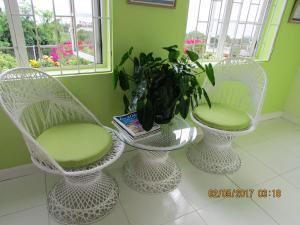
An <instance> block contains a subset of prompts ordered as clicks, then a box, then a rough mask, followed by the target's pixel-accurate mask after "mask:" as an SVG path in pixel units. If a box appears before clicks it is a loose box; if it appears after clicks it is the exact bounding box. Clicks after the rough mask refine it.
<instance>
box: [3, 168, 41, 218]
mask: <svg viewBox="0 0 300 225" xmlns="http://www.w3.org/2000/svg"><path fill="white" fill-rule="evenodd" d="M42 204H46V195H45V176H44V174H40V173H38V174H33V175H30V176H24V177H20V178H17V179H13V180H8V181H5V182H0V216H2V215H5V214H9V213H14V212H17V211H20V210H24V209H29V208H32V207H35V206H39V205H42Z"/></svg>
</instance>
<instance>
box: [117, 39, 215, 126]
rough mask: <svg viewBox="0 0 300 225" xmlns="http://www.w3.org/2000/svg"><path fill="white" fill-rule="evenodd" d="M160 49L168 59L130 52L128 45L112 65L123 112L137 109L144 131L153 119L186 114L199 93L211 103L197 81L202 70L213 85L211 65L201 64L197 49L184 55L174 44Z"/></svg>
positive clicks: (162, 120)
mask: <svg viewBox="0 0 300 225" xmlns="http://www.w3.org/2000/svg"><path fill="white" fill-rule="evenodd" d="M163 49H165V50H166V51H168V58H167V59H162V58H160V57H154V56H153V53H152V52H151V53H148V54H146V53H143V52H142V53H140V54H139V55H138V56H132V52H133V47H131V48H130V49H129V50H128V51H127V52H125V54H124V55H123V56H122V58H121V62H120V63H119V64H118V65H117V66H116V67H115V69H114V79H113V81H114V88H116V87H117V85H118V84H119V85H120V87H121V89H122V90H123V91H124V92H125V93H124V95H123V102H124V106H125V113H127V112H129V111H137V116H138V119H139V121H140V123H141V124H142V126H143V128H144V129H145V130H147V131H148V130H150V129H151V128H152V126H153V124H154V122H156V123H158V124H168V123H169V122H170V121H171V120H172V118H173V117H174V115H175V114H180V115H181V116H182V117H183V118H186V117H187V115H188V112H189V108H190V106H191V107H192V108H194V107H196V106H197V105H198V104H199V100H200V99H201V98H202V96H204V98H205V99H206V101H207V103H208V105H209V106H210V105H211V103H210V100H209V97H208V95H207V93H206V90H205V89H204V88H202V87H201V84H200V83H199V82H198V78H199V76H200V75H201V74H203V73H205V74H206V75H207V77H208V79H209V81H210V82H211V84H212V85H215V78H214V71H213V67H212V65H211V64H206V65H204V66H202V65H201V64H200V63H199V62H198V59H199V56H198V54H197V53H195V52H193V51H190V50H187V51H186V55H185V54H184V55H180V52H179V51H178V47H177V46H176V45H173V46H170V47H165V48H163ZM129 61H131V63H132V64H133V68H132V71H131V72H130V73H129V72H127V71H126V69H125V64H126V62H129ZM126 68H128V67H126ZM131 83H132V84H131ZM131 85H132V86H131ZM130 92H131V98H130V99H129V98H128V97H127V95H128V93H130Z"/></svg>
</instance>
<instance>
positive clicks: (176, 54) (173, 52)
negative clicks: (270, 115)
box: [168, 49, 180, 62]
mask: <svg viewBox="0 0 300 225" xmlns="http://www.w3.org/2000/svg"><path fill="white" fill-rule="evenodd" d="M179 55H180V52H179V51H177V50H175V49H172V50H170V51H169V56H168V58H169V60H170V62H176V61H177V59H178V57H179Z"/></svg>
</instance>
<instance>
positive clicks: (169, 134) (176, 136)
mask: <svg viewBox="0 0 300 225" xmlns="http://www.w3.org/2000/svg"><path fill="white" fill-rule="evenodd" d="M118 135H119V136H121V137H120V138H121V140H123V141H124V142H125V143H126V144H128V145H130V146H132V147H134V148H138V149H142V150H148V151H171V150H176V149H179V148H182V147H184V146H185V145H187V144H189V143H190V142H192V141H193V140H194V139H195V138H196V136H197V129H196V127H192V126H191V125H190V124H189V123H187V122H186V121H185V120H184V119H182V118H180V117H177V116H176V117H174V119H173V120H172V121H171V122H170V123H169V124H164V125H161V129H160V132H158V133H157V134H154V135H151V136H149V137H145V138H142V139H138V140H132V139H130V138H129V137H127V136H126V135H122V132H121V131H119V132H118Z"/></svg>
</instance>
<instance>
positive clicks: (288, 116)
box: [282, 112, 300, 126]
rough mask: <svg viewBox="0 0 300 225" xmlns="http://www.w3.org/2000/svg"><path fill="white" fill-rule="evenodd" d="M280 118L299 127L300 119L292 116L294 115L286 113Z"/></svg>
mask: <svg viewBox="0 0 300 225" xmlns="http://www.w3.org/2000/svg"><path fill="white" fill-rule="evenodd" d="M282 117H283V118H284V119H286V120H288V121H290V122H292V123H294V124H297V125H299V126H300V117H298V116H294V115H292V114H291V113H288V112H284V113H283V115H282Z"/></svg>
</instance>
